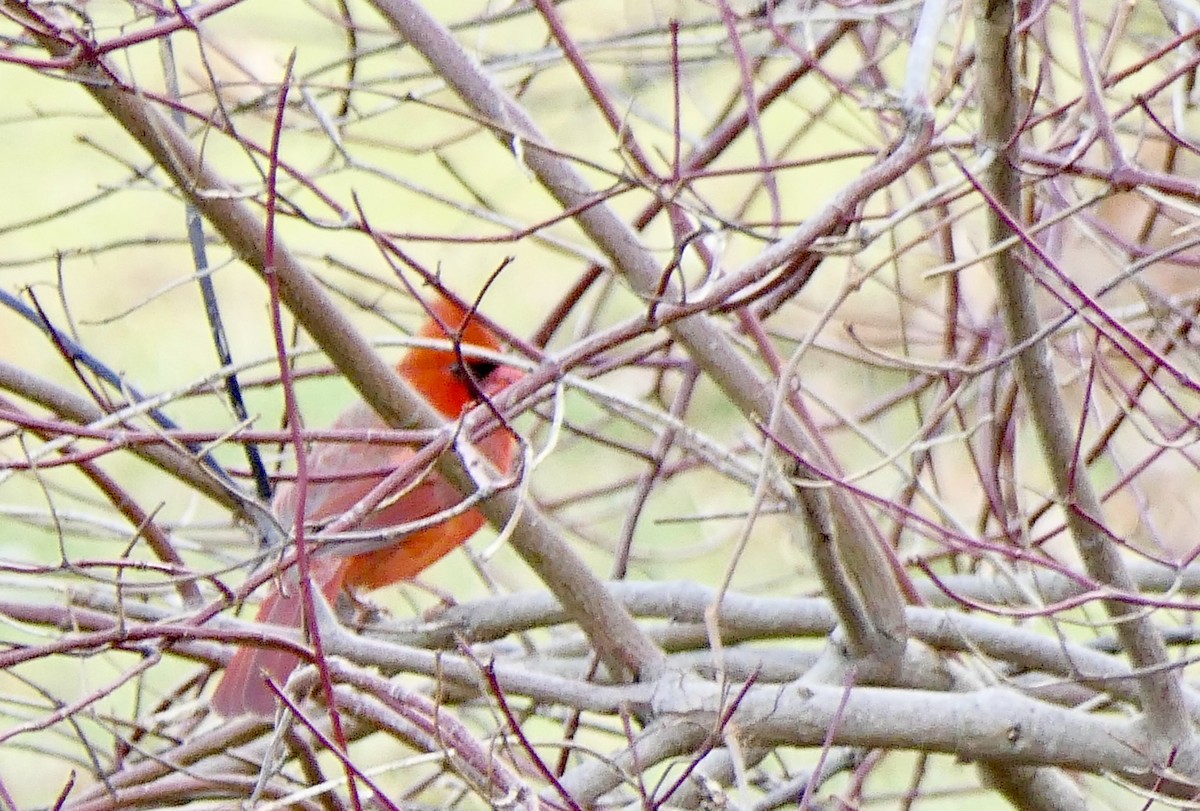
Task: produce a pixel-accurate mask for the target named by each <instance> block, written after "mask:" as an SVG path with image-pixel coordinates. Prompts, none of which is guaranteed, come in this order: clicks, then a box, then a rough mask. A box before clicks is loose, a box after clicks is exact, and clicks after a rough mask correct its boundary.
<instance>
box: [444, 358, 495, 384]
mask: <svg viewBox="0 0 1200 811" xmlns="http://www.w3.org/2000/svg"><path fill="white" fill-rule="evenodd" d="M499 368H500V364H498V363H496V362H495V361H491V360H484V359H482V358H473V359H468V360H467V361H466V368H463V366H462V365H460V364H458V363H455V364H454V365H453V366H451V367H450V373H451V374H452V375H454V376H455V377H456V378H458V379H459V380H461V381H462V382H463V383H465V384H467V385H468V386H470V387H472V388H473V387H474V386H475V384H477V383H482V382H484V381H485V380H487V379H488V377H489V376H491V374H492V372H494V371H496V370H497V369H499Z"/></svg>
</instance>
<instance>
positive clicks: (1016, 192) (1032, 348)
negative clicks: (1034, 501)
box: [976, 0, 1195, 763]
mask: <svg viewBox="0 0 1200 811" xmlns="http://www.w3.org/2000/svg"><path fill="white" fill-rule="evenodd" d="M1074 2H1079V0H1074ZM1014 14H1015V11H1014V8H1013V3H1012V2H1010V1H1009V0H988V1H987V2H982V3H980V4H979V6H978V11H977V15H978V16H977V19H976V25H977V35H976V41H977V43H978V48H979V70H980V79H979V82H978V88H979V96H980V106H981V130H980V142H981V145H982V146H983V147H984V148H985V149H990V150H994V151H995V152H996V160H994V161H992V162H991V164H990V165H989V166H988V168H987V169H986V170H985V172H984V177H983V182H984V185H985V187H986V189H987V192H988V195H989V196H990V197H991V198H992V199H991V200H989V203H990V205H989V208H988V229H989V232H990V233H989V236H990V239H991V241H992V243H993V244H997V243H1001V242H1003V241H1004V240H1006V239H1008V238H1010V237H1011V236H1013V235H1014V234H1016V233H1018V231H1019V226H1018V214H1017V212H1019V211H1020V192H1021V186H1020V175H1019V173H1018V172H1019V169H1018V166H1017V161H1018V154H1019V153H1018V142H1019V137H1020V133H1019V131H1018V130H1017V122H1018V120H1019V119H1018V115H1019V111H1018V103H1017V100H1018V98H1019V93H1020V87H1019V86H1018V83H1017V79H1016V74H1015V71H1014V51H1015V46H1016V42H1015V38H1014ZM1078 35H1080V36H1082V32H1078ZM993 263H994V264H993V267H994V273H995V277H996V286H997V289H998V292H999V296H1000V306H1001V310H1002V312H1003V317H1004V322H1005V326H1006V327H1007V329H1008V333H1009V338H1010V339H1011V341H1012V342H1013V343H1014V344H1016V345H1018V346H1023V347H1024V348H1023V349H1021V350H1020V351H1019V352H1018V353H1017V355H1016V360H1015V371H1016V376H1017V379H1018V382H1019V384H1020V387H1021V390H1022V391H1023V392H1024V395H1025V399H1026V402H1027V404H1028V409H1029V418H1030V420H1032V422H1033V426H1034V429H1035V432H1036V434H1037V440H1038V445H1039V447H1040V449H1041V453H1042V457H1043V459H1044V461H1045V463H1046V467H1047V468H1048V469H1049V471H1050V476H1051V478H1052V479H1053V482H1054V488H1055V492H1056V493H1057V495H1058V498H1059V499H1060V500H1061V501H1062V504H1063V508H1064V510H1065V512H1066V523H1067V529H1068V531H1069V532H1070V535H1071V538H1072V540H1073V541H1074V542H1075V545H1076V547H1077V548H1078V550H1079V555H1080V557H1081V559H1082V560H1083V563H1084V566H1085V567H1086V568H1087V571H1088V574H1089V575H1090V576H1091V577H1093V578H1094V579H1095V580H1096V581H1098V582H1100V583H1103V584H1105V585H1106V586H1109V587H1110V588H1112V589H1113V591H1115V592H1116V593H1117V594H1122V595H1126V594H1133V593H1135V592H1136V590H1137V587H1136V584H1135V583H1134V581H1133V579H1132V578H1131V577H1130V576H1129V572H1128V571H1127V569H1126V567H1125V563H1124V561H1123V560H1122V558H1121V556H1120V553H1119V552H1118V549H1117V545H1116V544H1115V543H1114V542H1113V539H1112V538H1111V537H1110V536H1109V535H1108V533H1107V532H1106V531H1105V530H1104V529H1103V523H1102V512H1101V507H1100V502H1099V500H1098V499H1097V497H1096V493H1095V491H1094V490H1093V489H1092V485H1091V481H1090V480H1089V479H1088V478H1087V476H1086V475H1084V474H1083V471H1082V469H1081V466H1080V465H1079V458H1078V455H1077V454H1076V441H1075V438H1076V431H1075V429H1074V428H1073V427H1072V425H1071V421H1070V419H1069V418H1068V416H1067V409H1066V406H1065V404H1064V403H1063V401H1062V398H1061V396H1060V391H1059V385H1058V381H1057V378H1056V376H1055V374H1054V369H1053V368H1052V366H1051V363H1050V351H1049V346H1048V344H1047V343H1046V341H1045V340H1038V339H1037V336H1038V334H1039V332H1040V331H1041V329H1042V326H1041V323H1040V320H1039V318H1038V314H1037V309H1036V304H1035V301H1034V288H1033V282H1032V280H1031V279H1030V277H1029V275H1028V274H1027V273H1026V272H1025V270H1024V267H1023V263H1022V262H1021V259H1020V257H1019V256H1018V255H1017V248H1016V243H1014V244H1013V246H1011V247H1008V248H1003V249H1000V250H998V251H997V252H996V254H995V257H994V259H993ZM1104 606H1105V608H1106V610H1107V611H1108V614H1109V616H1110V617H1112V619H1113V624H1114V626H1115V630H1116V633H1117V636H1118V638H1119V639H1120V640H1121V644H1122V646H1123V647H1124V649H1125V651H1126V653H1127V654H1128V656H1129V658H1130V661H1131V662H1132V663H1133V665H1134V667H1135V668H1137V669H1139V670H1140V671H1142V672H1141V673H1140V675H1139V676H1138V680H1139V692H1140V695H1141V699H1142V707H1143V710H1144V711H1145V713H1146V723H1147V724H1149V725H1150V727H1151V728H1153V729H1155V730H1156V731H1157V732H1158V734H1159V735H1160V736H1161V738H1160V740H1161V742H1162V746H1161V749H1160V751H1158V752H1157V753H1156V756H1157V757H1158V758H1159V759H1160V761H1161V762H1164V763H1165V762H1166V760H1167V758H1168V756H1169V753H1170V752H1171V750H1172V749H1175V748H1177V747H1184V746H1187V747H1188V748H1189V749H1190V748H1191V747H1192V746H1193V745H1194V740H1193V735H1192V729H1191V724H1190V722H1189V720H1188V718H1187V715H1186V712H1185V710H1184V704H1183V696H1182V693H1181V691H1180V685H1179V673H1178V672H1177V671H1176V670H1175V669H1174V668H1173V667H1171V662H1170V660H1169V659H1168V657H1167V650H1166V647H1165V645H1164V644H1163V640H1162V637H1161V635H1160V634H1159V632H1158V630H1157V629H1156V628H1155V627H1154V623H1153V621H1152V619H1151V617H1152V615H1151V614H1148V613H1146V612H1144V611H1143V610H1142V608H1141V607H1140V606H1138V605H1135V604H1133V603H1130V602H1126V601H1124V600H1106V601H1105V602H1104ZM1189 756H1190V757H1195V753H1194V752H1189Z"/></svg>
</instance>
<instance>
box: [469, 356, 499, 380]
mask: <svg viewBox="0 0 1200 811" xmlns="http://www.w3.org/2000/svg"><path fill="white" fill-rule="evenodd" d="M498 368H500V364H498V363H496V362H495V361H493V360H484V359H483V358H478V359H476V360H469V361H467V370H468V371H469V372H470V373H471V377H473V378H475V379H476V380H487V379H488V378H489V377H490V376H491V374H492V372H494V371H496V370H497V369H498Z"/></svg>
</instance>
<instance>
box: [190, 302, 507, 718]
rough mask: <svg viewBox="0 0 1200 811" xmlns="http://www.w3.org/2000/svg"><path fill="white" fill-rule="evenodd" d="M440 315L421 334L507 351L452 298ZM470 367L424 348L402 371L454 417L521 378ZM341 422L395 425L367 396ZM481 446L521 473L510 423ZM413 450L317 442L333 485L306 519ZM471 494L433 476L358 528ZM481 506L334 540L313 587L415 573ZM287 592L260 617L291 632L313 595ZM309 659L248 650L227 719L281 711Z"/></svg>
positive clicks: (342, 504) (317, 469) (292, 586)
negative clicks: (387, 532) (430, 522)
mask: <svg viewBox="0 0 1200 811" xmlns="http://www.w3.org/2000/svg"><path fill="white" fill-rule="evenodd" d="M431 313H432V317H431V318H430V319H429V321H428V322H427V323H426V324H425V325H424V327H423V328H422V329H421V332H420V334H421V336H422V337H424V338H434V339H452V340H455V341H461V343H463V344H465V345H474V346H477V347H482V348H486V349H493V350H494V349H497V348H498V345H499V342H498V341H497V340H496V336H494V335H493V334H492V333H491V332H489V331H488V330H487V329H485V328H484V327H483V326H482V325H481V324H480V323H479V322H478V321H476V320H471V319H469V318H468V314H467V313H466V312H465V311H464V310H463V309H462V308H461V307H460V306H458V305H457V304H454V303H452V302H450V301H448V300H443V301H441V302H439V303H438V304H436V305H434V307H433V309H432V311H431ZM464 360H465V365H466V367H467V368H466V369H465V370H464V369H463V368H462V366H461V365H460V362H459V359H458V357H457V355H456V354H455V353H454V352H453V351H451V350H447V349H430V348H422V347H418V348H415V349H412V350H411V351H409V352H408V354H407V355H405V356H404V358H403V359H401V361H400V363H399V364H398V365H397V371H398V372H399V373H400V376H401V377H403V378H404V379H405V380H407V381H408V382H409V384H411V385H412V387H413V388H414V389H416V391H417V392H419V393H420V394H421V395H422V396H423V397H424V398H425V399H426V400H427V401H428V402H429V403H430V405H432V406H433V407H434V408H436V409H437V410H438V411H439V412H440V413H442V414H444V415H445V416H447V417H457V416H459V414H461V413H462V412H463V410H464V409H465V408H466V407H467V406H469V405H470V404H471V403H473V402H474V401H476V400H478V399H480V394H481V393H482V395H485V396H489V397H490V396H491V395H494V394H496V393H498V392H499V391H500V390H501V389H503V388H504V387H505V386H507V385H508V384H509V383H511V382H512V381H513V380H514V379H515V378H516V377H517V372H516V370H515V369H513V368H511V367H508V366H503V365H498V364H496V363H493V362H491V361H486V360H482V359H471V358H469V357H466V356H464ZM334 427H335V428H344V429H377V430H381V429H385V428H386V427H387V426H386V425H384V423H383V421H382V420H381V419H380V418H379V417H378V415H376V414H375V412H374V411H373V410H372V409H371V407H370V406H368V405H367V404H366V403H363V402H361V401H360V402H358V403H356V404H355V405H353V406H351V407H350V408H349V409H347V410H346V411H345V412H344V413H343V414H342V415H341V416H340V417H338V419H337V420H336V421H335V422H334ZM476 447H477V448H478V449H479V450H480V451H481V452H482V453H483V454H484V455H485V456H486V457H487V458H488V459H489V460H490V461H491V462H492V464H493V465H495V466H496V467H497V468H499V469H500V470H501V471H503V472H508V471H509V470H510V469H511V466H512V462H513V457H514V455H515V451H516V440H515V437H514V436H513V434H512V432H511V431H509V430H507V429H504V428H500V429H497V430H495V431H493V432H492V433H490V434H489V435H488V436H486V437H485V438H484V439H483V440H481V441H480V442H479V443H477V445H476ZM414 453H415V451H414V450H413V449H412V448H409V447H406V446H403V445H396V444H380V443H370V442H358V443H325V444H317V445H315V446H314V447H313V450H312V451H311V453H310V455H309V469H310V470H311V471H312V474H313V477H314V478H318V479H323V480H324V481H319V482H314V483H311V484H310V485H309V487H308V491H307V502H306V505H305V522H306V523H328V522H330V521H332V520H334V519H336V518H338V517H339V516H341V515H342V514H343V513H345V512H346V511H347V510H349V509H351V508H352V507H353V506H354V505H355V504H357V503H358V502H359V501H360V500H361V499H362V498H363V497H364V496H366V495H367V494H369V493H370V492H371V491H372V490H373V489H374V488H375V487H376V486H377V485H379V484H380V483H381V482H382V481H383V479H384V478H385V477H386V476H387V474H389V473H391V472H392V471H394V470H395V469H396V468H398V467H400V465H402V464H404V463H405V461H407V460H408V459H410V458H411V457H412V456H413V455H414ZM462 498H463V496H462V494H461V493H459V492H458V490H456V489H455V488H454V487H453V486H452V485H451V484H450V483H449V482H447V481H446V480H445V479H443V478H442V477H441V476H439V475H437V473H435V472H428V473H427V474H426V475H425V477H424V478H423V479H422V480H420V481H419V482H418V483H417V484H416V485H414V486H412V487H410V488H409V489H407V490H403V491H402V492H401V494H400V495H398V496H397V497H396V498H394V499H392V500H391V501H388V500H385V501H384V502H383V503H382V505H381V506H380V507H379V508H377V509H376V511H374V512H372V513H369V514H367V515H366V516H365V518H364V519H363V520H362V521H361V522H360V523H359V524H358V525H357V526H356V527H354V529H356V530H382V529H384V528H387V527H393V526H397V525H401V524H406V523H409V522H412V521H418V520H420V519H423V518H428V517H430V516H433V515H436V514H437V513H440V512H442V511H444V510H448V509H450V508H452V507H454V506H455V505H456V504H458V503H459V502H461V501H462ZM296 499H297V491H296V488H295V486H293V485H292V484H289V483H285V484H283V485H281V486H280V487H279V489H278V490H277V491H276V493H275V499H274V501H273V503H272V510H273V511H274V513H275V516H276V517H277V518H278V519H279V520H280V522H281V523H283V524H284V525H285V526H289V525H290V524H291V523H292V522H293V521H294V520H295V514H296ZM483 521H484V519H483V516H482V515H481V514H480V513H479V511H478V510H469V511H466V512H462V513H460V514H458V515H454V516H452V517H449V518H447V519H446V520H445V521H442V522H440V523H438V524H435V525H434V526H431V527H427V528H425V529H420V530H417V531H415V532H412V533H410V534H407V535H402V536H400V537H399V538H397V539H396V540H395V541H394V542H393V543H391V544H390V545H388V546H386V547H384V548H377V547H378V543H376V544H375V546H374V547H372V548H368V549H367V550H365V551H364V550H363V544H362V543H351V544H333V545H330V546H326V547H322V548H321V549H320V550H319V551H317V552H316V553H314V554H313V555H312V557H310V559H309V574H310V577H311V580H312V583H313V585H314V586H315V587H317V588H319V589H320V591H321V593H322V594H324V595H325V598H326V599H327V600H328V601H329V602H330V603H331V604H333V603H334V601H335V600H336V599H337V597H338V595H339V594H340V593H341V591H342V589H343V588H352V589H377V588H380V587H382V586H386V585H388V584H391V583H396V582H398V581H401V580H409V579H411V578H413V577H415V576H416V575H417V574H418V573H420V572H421V571H422V570H424V569H425V568H426V567H428V566H430V565H432V564H433V563H434V562H436V561H437V560H439V559H440V558H442V557H443V556H444V555H446V554H447V553H448V552H450V551H451V550H453V549H455V548H456V547H458V546H459V545H461V544H462V543H463V542H465V541H466V540H467V539H468V538H470V537H471V536H472V535H474V534H475V532H476V530H478V529H479V528H480V527H481V526H482V525H483ZM282 580H283V585H284V590H283V591H280V590H279V588H278V587H276V588H273V589H272V590H271V592H270V593H269V594H268V595H267V597H266V599H265V600H264V601H263V604H262V607H261V608H260V609H259V612H258V621H259V622H269V623H273V624H275V625H283V626H287V627H290V628H302V627H303V626H304V623H303V595H302V593H301V590H300V585H299V583H297V582H295V581H296V576H295V574H291V582H290V583H289V580H288V575H284V577H283V578H282ZM298 662H299V660H298V659H297V657H295V656H293V655H292V654H290V653H285V652H283V651H279V650H272V649H269V648H242V649H241V650H239V651H238V652H237V654H235V655H234V657H233V660H232V661H231V662H230V663H229V666H228V667H227V668H226V669H225V674H224V676H223V677H222V680H221V684H220V685H219V686H218V687H217V691H216V693H215V694H214V695H213V705H214V706H215V707H216V709H217V711H218V712H219V713H221V714H222V715H224V716H226V717H230V716H234V715H238V714H241V713H244V712H252V713H255V714H257V715H269V714H271V713H272V712H273V711H274V708H275V695H274V693H273V692H271V690H270V688H268V687H267V685H266V679H267V678H268V677H269V678H272V679H274V680H275V681H276V683H278V684H283V682H284V681H286V679H287V677H288V675H289V674H290V673H291V672H292V671H293V670H294V669H295V668H296V665H297V664H298Z"/></svg>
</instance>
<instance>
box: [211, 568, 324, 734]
mask: <svg viewBox="0 0 1200 811" xmlns="http://www.w3.org/2000/svg"><path fill="white" fill-rule="evenodd" d="M310 575H311V577H312V579H313V585H315V586H316V587H318V588H319V589H320V590H321V593H322V594H324V595H325V599H326V600H328V601H329V603H330V605H332V604H334V602H335V601H336V600H337V597H338V594H339V593H340V592H341V590H342V581H343V579H344V577H345V566H344V565H343V563H342V562H341V561H335V560H329V559H316V560H313V561H312V566H311V567H310ZM314 596H315V595H314ZM257 621H258V622H264V623H269V624H271V625H280V626H283V627H285V628H303V627H304V593H303V591H302V590H301V588H300V585H299V584H298V583H292V584H290V588H288V589H287V593H284V592H283V591H280V589H279V588H278V587H275V588H272V589H271V592H270V593H269V594H268V595H267V598H266V599H265V600H263V603H262V606H261V607H260V608H259V610H258V619H257ZM299 663H300V659H299V657H297V656H296V655H295V654H293V653H290V652H288V651H284V650H280V649H278V648H268V647H242V648H239V649H238V651H237V653H236V654H234V657H233V659H232V660H231V661H230V662H229V665H228V667H226V668H225V673H224V675H223V676H222V677H221V683H220V684H219V685H217V691H216V692H215V693H214V694H213V706H214V707H215V708H216V710H217V712H219V713H221V715H223V716H225V717H226V718H231V717H233V716H235V715H241V714H242V713H247V712H250V713H254V714H255V715H262V716H270V715H272V714H273V713H274V712H275V693H274V692H273V691H272V690H271V688H270V687H268V686H267V679H272V680H274V681H275V683H276V684H278V685H279V686H283V684H284V682H286V681H287V678H288V676H290V675H291V673H292V671H293V670H295V669H296V666H297V665H298V664H299Z"/></svg>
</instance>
